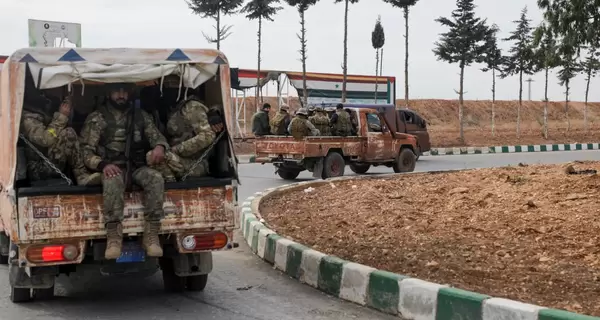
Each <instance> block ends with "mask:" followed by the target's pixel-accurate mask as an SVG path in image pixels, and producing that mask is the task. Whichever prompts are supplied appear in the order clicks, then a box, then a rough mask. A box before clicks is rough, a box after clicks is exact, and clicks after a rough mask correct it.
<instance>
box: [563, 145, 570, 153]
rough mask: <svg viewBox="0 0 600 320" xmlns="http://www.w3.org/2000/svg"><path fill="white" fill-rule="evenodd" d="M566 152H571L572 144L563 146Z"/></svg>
mask: <svg viewBox="0 0 600 320" xmlns="http://www.w3.org/2000/svg"><path fill="white" fill-rule="evenodd" d="M563 146H564V149H565V151H571V145H570V144H563Z"/></svg>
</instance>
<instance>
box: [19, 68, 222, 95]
mask: <svg viewBox="0 0 600 320" xmlns="http://www.w3.org/2000/svg"><path fill="white" fill-rule="evenodd" d="M29 67H30V69H31V75H32V77H33V80H34V82H35V85H36V86H37V87H38V88H39V89H51V88H57V87H61V86H64V85H68V84H70V83H74V82H77V81H80V80H89V81H96V82H104V83H115V82H140V81H150V80H155V79H161V78H163V77H165V76H167V75H170V74H174V75H178V76H180V77H182V78H183V85H184V86H186V87H191V88H196V87H198V86H199V85H201V84H202V83H204V82H206V81H207V80H209V79H211V78H213V77H214V76H215V74H216V72H217V69H218V67H219V66H218V65H217V64H193V65H189V64H112V65H105V64H99V63H93V62H85V63H72V64H64V65H44V64H40V63H30V64H29ZM42 69H43V70H42ZM40 70H42V74H41V77H40V76H39V73H40Z"/></svg>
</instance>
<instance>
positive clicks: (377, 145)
mask: <svg viewBox="0 0 600 320" xmlns="http://www.w3.org/2000/svg"><path fill="white" fill-rule="evenodd" d="M363 114H364V115H365V117H366V121H364V122H363V123H365V124H366V128H365V129H366V130H365V131H366V134H367V152H366V154H365V158H366V159H365V160H367V161H372V160H387V159H393V158H394V157H395V156H396V155H395V154H394V150H392V148H393V140H392V139H393V138H392V134H391V132H390V129H389V128H387V127H386V125H385V121H384V120H383V119H382V118H381V116H380V115H378V114H376V113H363Z"/></svg>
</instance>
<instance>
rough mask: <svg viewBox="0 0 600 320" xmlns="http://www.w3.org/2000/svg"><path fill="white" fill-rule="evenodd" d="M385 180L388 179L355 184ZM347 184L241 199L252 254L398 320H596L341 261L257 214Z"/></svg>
mask: <svg viewBox="0 0 600 320" xmlns="http://www.w3.org/2000/svg"><path fill="white" fill-rule="evenodd" d="M391 176H394V174H390V175H382V176H377V177H361V179H382V178H386V177H391ZM350 179H355V178H352V177H341V178H335V179H329V180H326V181H322V180H320V181H315V182H313V181H307V182H300V183H294V184H288V185H284V186H282V187H278V188H271V189H267V190H265V191H264V192H257V193H255V194H254V195H253V196H251V197H249V198H248V199H246V201H245V202H244V203H242V209H241V210H240V221H241V231H242V234H243V236H244V239H245V240H246V242H247V243H248V245H249V246H250V248H251V249H252V252H253V253H255V254H256V255H258V256H259V257H260V258H261V259H263V260H265V261H267V262H269V263H270V264H272V265H274V267H275V268H276V269H278V270H280V271H282V272H283V273H285V274H287V275H288V276H290V277H292V278H294V279H297V280H298V281H300V282H302V283H304V284H307V285H309V286H311V287H314V288H317V289H319V290H321V291H323V292H325V293H328V294H330V295H333V296H335V297H338V298H340V299H343V300H347V301H351V302H354V303H357V304H359V305H363V306H368V307H370V308H373V309H376V310H379V311H382V312H385V313H388V314H393V315H397V316H398V317H400V318H402V319H419V320H420V319H432V320H459V319H460V320H600V318H598V317H591V316H584V315H579V314H575V313H571V312H567V311H562V310H555V309H548V308H544V307H540V306H535V305H531V304H526V303H521V302H517V301H512V300H507V299H502V298H493V297H490V296H488V295H484V294H479V293H475V292H470V291H465V290H461V289H458V288H453V287H450V286H448V285H441V284H436V283H431V282H427V281H423V280H419V279H416V278H410V277H407V276H403V275H400V274H394V273H391V272H387V271H383V270H377V269H374V268H371V267H368V266H365V265H361V264H358V263H353V262H350V261H345V260H342V259H340V258H338V257H335V256H329V255H326V254H323V253H321V252H318V251H315V250H313V249H310V248H308V247H306V246H304V245H302V244H299V243H296V242H294V241H292V240H289V239H286V238H284V237H282V236H280V235H278V234H277V233H276V232H275V231H273V230H271V229H269V228H268V227H267V225H265V221H264V220H263V219H262V217H261V215H260V212H259V206H260V203H261V201H262V199H264V198H265V197H270V196H274V195H276V194H279V193H281V192H284V191H291V190H296V189H299V190H301V189H305V188H308V187H309V186H315V185H318V184H325V183H327V184H329V183H332V182H336V181H341V180H350Z"/></svg>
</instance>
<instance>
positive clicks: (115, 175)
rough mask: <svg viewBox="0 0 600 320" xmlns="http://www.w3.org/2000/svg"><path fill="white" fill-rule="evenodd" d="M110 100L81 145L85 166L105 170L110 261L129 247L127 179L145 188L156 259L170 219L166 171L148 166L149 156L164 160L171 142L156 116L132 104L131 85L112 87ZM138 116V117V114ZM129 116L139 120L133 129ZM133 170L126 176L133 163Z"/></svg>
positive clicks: (149, 243)
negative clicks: (163, 227)
mask: <svg viewBox="0 0 600 320" xmlns="http://www.w3.org/2000/svg"><path fill="white" fill-rule="evenodd" d="M107 87H108V93H109V97H108V100H107V102H106V103H104V104H103V105H101V106H99V107H98V109H97V110H96V111H94V112H92V113H91V114H90V115H89V116H88V117H87V119H86V120H85V123H84V125H83V129H82V131H81V143H82V149H83V150H82V152H83V156H84V157H83V161H84V162H85V165H86V166H87V167H88V168H90V169H92V170H97V171H101V172H102V173H103V176H102V188H103V192H102V197H103V201H104V210H103V212H104V221H105V223H106V238H107V239H106V242H107V245H106V251H105V253H104V256H105V258H106V259H117V258H118V257H119V256H120V255H121V247H122V242H123V226H122V224H121V223H122V220H123V214H124V212H123V211H124V209H125V198H124V194H125V189H126V187H127V186H126V184H125V178H126V175H131V179H132V181H133V182H134V183H135V184H137V185H139V186H140V187H142V188H143V190H144V198H143V205H144V209H145V214H144V218H145V222H144V234H143V246H144V249H145V250H146V253H147V254H148V256H150V257H161V256H162V255H163V251H162V248H161V246H160V241H159V239H158V233H159V231H160V219H161V218H162V217H163V215H164V211H163V204H164V179H163V177H162V175H161V174H160V172H158V171H156V170H154V169H151V168H149V167H148V166H147V164H146V152H147V151H148V150H150V149H152V151H151V154H150V157H149V159H148V160H150V161H149V162H148V165H154V164H159V163H161V162H162V161H164V158H165V151H167V150H169V144H168V143H167V139H166V138H165V137H164V136H163V135H162V134H161V133H160V132H159V131H158V129H157V128H156V126H155V124H154V121H153V119H152V117H151V116H150V115H149V114H148V113H147V112H145V111H143V110H142V109H140V108H132V107H131V104H130V102H129V90H130V89H131V87H132V86H130V85H129V84H127V83H117V84H108V85H107ZM132 113H133V114H132ZM129 116H134V118H133V121H132V123H131V125H132V126H133V127H130V128H127V122H128V121H127V120H128V118H129ZM129 130H133V132H131V134H132V136H133V141H131V149H130V154H129V159H126V155H125V152H126V150H125V149H126V148H125V146H126V144H127V138H128V132H130V131H129ZM128 160H129V161H131V163H132V165H133V166H132V167H133V168H132V171H133V172H126V167H127V161H128Z"/></svg>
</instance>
